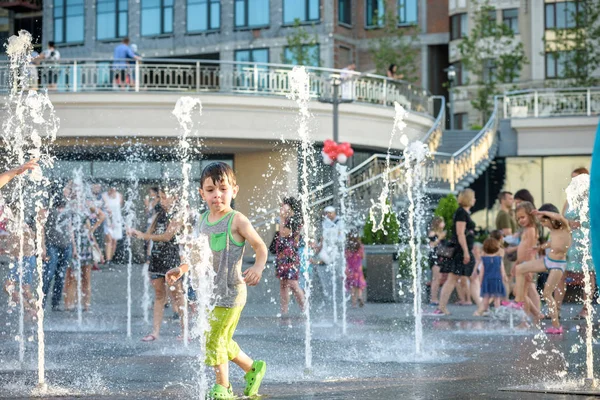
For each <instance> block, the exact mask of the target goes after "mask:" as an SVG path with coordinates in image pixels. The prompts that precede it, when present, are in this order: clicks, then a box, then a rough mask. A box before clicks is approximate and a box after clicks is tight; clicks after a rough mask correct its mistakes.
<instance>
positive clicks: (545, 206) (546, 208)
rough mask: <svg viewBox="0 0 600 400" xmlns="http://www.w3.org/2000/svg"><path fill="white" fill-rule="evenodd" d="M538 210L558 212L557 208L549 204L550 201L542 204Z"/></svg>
mask: <svg viewBox="0 0 600 400" xmlns="http://www.w3.org/2000/svg"><path fill="white" fill-rule="evenodd" d="M539 211H548V212H553V213H557V214H559V213H560V212H559V211H558V208H556V206H555V205H554V204H551V203H546V204H542V206H541V207H540V209H539Z"/></svg>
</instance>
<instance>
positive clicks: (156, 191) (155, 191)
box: [149, 186, 158, 193]
mask: <svg viewBox="0 0 600 400" xmlns="http://www.w3.org/2000/svg"><path fill="white" fill-rule="evenodd" d="M149 190H152V191H153V192H154V193H158V186H151V187H150V188H149Z"/></svg>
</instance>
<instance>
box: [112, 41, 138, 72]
mask: <svg viewBox="0 0 600 400" xmlns="http://www.w3.org/2000/svg"><path fill="white" fill-rule="evenodd" d="M113 57H114V59H115V61H114V62H113V67H116V68H121V69H124V68H125V67H126V66H127V62H126V61H125V59H126V58H135V53H134V52H133V50H131V48H130V47H129V46H128V45H126V44H125V43H121V44H120V45H118V46H117V47H115V52H114V55H113Z"/></svg>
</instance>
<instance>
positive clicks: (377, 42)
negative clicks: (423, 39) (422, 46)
mask: <svg viewBox="0 0 600 400" xmlns="http://www.w3.org/2000/svg"><path fill="white" fill-rule="evenodd" d="M382 18H383V20H384V23H383V28H382V31H383V32H382V35H381V36H380V37H378V38H376V39H373V40H371V42H370V43H369V52H370V53H371V57H372V58H373V61H374V62H375V68H376V70H377V73H378V74H380V75H386V73H387V70H388V68H389V66H390V65H391V64H396V65H397V66H398V73H399V74H401V75H402V79H403V80H405V81H408V82H415V81H416V80H417V79H418V78H419V76H418V68H415V62H416V60H417V56H418V49H417V47H416V45H417V42H418V38H417V35H416V30H415V29H412V33H411V34H407V33H406V32H407V30H406V29H407V28H398V18H397V17H396V16H395V15H393V13H384V15H383V17H382Z"/></svg>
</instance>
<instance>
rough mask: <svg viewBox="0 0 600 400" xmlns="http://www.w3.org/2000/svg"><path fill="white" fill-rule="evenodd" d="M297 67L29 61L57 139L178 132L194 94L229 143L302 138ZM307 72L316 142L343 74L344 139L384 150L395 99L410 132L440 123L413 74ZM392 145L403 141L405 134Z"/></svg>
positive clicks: (323, 134) (1, 73) (208, 133)
mask: <svg viewBox="0 0 600 400" xmlns="http://www.w3.org/2000/svg"><path fill="white" fill-rule="evenodd" d="M291 68H292V67H291V66H289V65H280V64H258V63H230V62H223V61H213V60H207V61H202V60H199V61H190V60H144V61H143V62H133V61H131V62H130V63H120V62H115V61H114V60H62V61H61V62H60V63H54V64H42V65H39V66H36V65H31V66H30V67H29V68H28V69H27V71H26V73H27V74H28V75H29V79H27V80H26V84H28V85H29V87H30V88H37V89H48V90H49V93H50V98H51V100H52V102H53V104H54V106H55V109H56V112H57V114H58V116H59V118H60V120H61V129H60V131H59V138H67V137H85V138H90V137H96V138H99V137H105V138H114V137H115V136H118V137H141V138H143V137H155V138H156V137H158V138H168V137H174V136H176V135H177V130H176V128H177V124H176V122H175V119H174V118H173V116H172V115H171V111H172V109H173V107H174V104H175V102H176V100H177V98H179V97H180V96H183V95H188V96H197V97H200V98H201V99H202V102H203V107H204V110H203V115H202V116H201V117H200V116H197V118H198V119H199V120H198V122H199V123H200V124H201V126H202V132H201V133H200V134H201V135H202V137H203V138H205V139H209V140H210V139H215V140H218V141H220V143H222V144H223V145H224V146H225V147H226V146H227V140H238V141H239V140H245V141H279V140H292V141H293V140H297V139H298V137H297V134H296V132H295V126H294V119H295V115H296V113H297V110H296V106H295V104H294V103H293V102H292V101H291V100H288V99H287V98H286V96H287V94H288V93H289V92H290V89H291V88H290V82H289V80H288V76H287V74H288V72H289V71H290V70H291ZM307 71H308V73H309V79H310V83H309V85H310V94H311V97H312V98H313V100H314V101H312V102H311V104H310V109H311V112H312V114H313V115H314V120H313V125H312V126H311V132H312V136H313V139H314V140H315V141H317V142H321V141H323V140H325V139H328V138H331V137H332V135H333V133H332V125H333V124H332V107H331V106H330V105H328V104H323V103H319V102H318V101H317V100H318V99H319V98H323V97H324V98H331V97H332V92H333V90H332V84H331V82H332V80H334V79H337V80H340V81H341V85H340V93H341V94H340V96H341V97H342V98H343V99H345V100H352V104H344V105H342V106H341V107H340V116H339V123H340V140H341V141H348V142H351V143H352V144H353V145H354V146H358V147H364V148H367V149H372V150H383V149H387V147H388V144H389V135H390V132H391V129H392V124H393V117H394V108H393V104H394V103H395V102H398V103H399V104H401V105H402V106H403V107H404V108H406V109H407V110H408V111H409V114H408V116H407V118H406V122H407V128H406V129H405V131H404V133H406V134H407V135H408V136H409V138H411V139H417V138H421V137H423V136H424V135H425V134H426V133H427V132H428V131H429V130H430V129H431V127H432V125H433V123H434V118H433V117H432V114H433V109H432V108H431V107H432V104H431V102H430V99H429V98H428V94H427V93H426V92H425V91H423V90H422V89H420V88H418V87H415V86H413V85H411V84H409V83H407V82H403V81H395V80H390V79H388V78H386V77H382V76H377V75H371V74H361V73H358V72H354V71H343V70H332V69H324V68H307ZM8 72H9V68H8V65H7V64H6V63H5V64H0V90H3V91H4V92H7V91H8V87H9V73H8ZM117 76H118V77H119V80H117V79H115V77H117ZM223 140H224V141H223ZM215 143H216V142H215ZM247 143H248V144H249V142H247ZM238 147H239V146H238ZM395 147H396V148H401V147H402V145H401V144H400V143H399V142H398V143H397V144H395Z"/></svg>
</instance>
